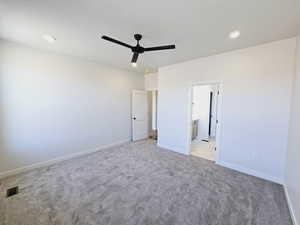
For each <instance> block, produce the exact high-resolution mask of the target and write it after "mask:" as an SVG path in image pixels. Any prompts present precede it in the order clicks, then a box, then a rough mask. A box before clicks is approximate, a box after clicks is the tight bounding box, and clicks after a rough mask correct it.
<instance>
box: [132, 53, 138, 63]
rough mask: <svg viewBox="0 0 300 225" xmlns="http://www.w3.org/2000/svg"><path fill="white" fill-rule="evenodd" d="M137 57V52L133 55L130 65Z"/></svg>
mask: <svg viewBox="0 0 300 225" xmlns="http://www.w3.org/2000/svg"><path fill="white" fill-rule="evenodd" d="M138 57H139V53H137V52H135V53H133V56H132V59H131V63H136V61H137V59H138Z"/></svg>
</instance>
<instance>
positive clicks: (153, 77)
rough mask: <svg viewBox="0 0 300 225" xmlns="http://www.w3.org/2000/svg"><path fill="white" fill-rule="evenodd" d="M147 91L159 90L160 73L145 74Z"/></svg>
mask: <svg viewBox="0 0 300 225" xmlns="http://www.w3.org/2000/svg"><path fill="white" fill-rule="evenodd" d="M144 77H145V90H147V91H156V90H157V89H158V73H149V74H145V75H144Z"/></svg>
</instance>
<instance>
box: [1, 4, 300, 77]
mask: <svg viewBox="0 0 300 225" xmlns="http://www.w3.org/2000/svg"><path fill="white" fill-rule="evenodd" d="M298 4H299V3H298V0H159V1H158V0H147V1H146V0H76V1H74V0H51V1H50V0H1V1H0V38H2V39H6V40H10V41H16V42H20V43H24V44H27V45H30V46H33V47H37V48H40V49H48V50H51V51H54V52H58V53H62V54H67V55H74V56H80V57H83V58H86V59H90V60H95V61H99V62H102V63H105V64H109V65H113V66H117V67H120V68H125V69H130V70H134V71H144V69H145V68H149V69H154V70H155V69H157V68H158V67H160V66H165V65H169V64H173V63H178V62H182V61H187V60H190V59H193V58H198V57H201V56H208V55H212V54H216V53H220V52H225V51H229V50H233V49H239V48H244V47H249V46H253V45H257V44H261V43H265V42H269V41H274V40H279V39H283V38H288V37H292V36H295V35H296V33H297V31H298V29H299V28H300V27H299V22H300V10H299V5H298ZM235 29H238V30H240V31H241V36H240V38H239V39H236V40H230V39H229V38H228V33H229V32H230V31H232V30H235ZM134 33H141V34H143V36H144V38H143V39H142V41H141V44H142V45H143V46H146V47H150V46H155V45H165V44H176V49H175V50H166V51H157V52H151V53H150V52H149V53H144V54H143V55H141V56H140V58H139V60H138V67H137V68H131V66H130V60H131V55H132V53H131V52H130V50H129V49H127V48H125V47H122V46H118V45H115V44H112V43H109V42H107V41H104V40H102V39H100V37H101V35H103V34H105V35H109V36H112V37H114V38H117V39H119V40H121V41H124V42H127V43H130V44H132V45H134V44H135V41H134V39H133V34H134ZM44 34H50V35H53V36H55V37H56V38H57V41H56V42H55V43H54V44H49V43H48V42H46V41H45V40H44V39H42V35H44Z"/></svg>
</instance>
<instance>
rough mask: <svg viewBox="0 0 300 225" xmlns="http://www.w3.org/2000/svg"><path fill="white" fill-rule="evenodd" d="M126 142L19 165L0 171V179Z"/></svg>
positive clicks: (126, 140)
mask: <svg viewBox="0 0 300 225" xmlns="http://www.w3.org/2000/svg"><path fill="white" fill-rule="evenodd" d="M128 142H130V139H125V140H121V141H117V142H114V143H112V144H108V145H102V146H98V147H96V148H92V149H87V150H84V151H80V152H76V153H73V154H70V155H66V156H62V157H58V158H54V159H50V160H47V161H43V162H38V163H34V164H31V165H28V166H24V167H19V168H16V169H12V170H7V171H4V172H0V179H2V178H5V177H8V176H12V175H16V174H19V173H24V172H27V171H30V170H33V169H37V168H41V167H46V166H51V165H53V164H56V163H59V162H62V161H65V160H69V159H73V158H77V157H81V156H84V155H88V154H91V153H95V152H98V151H100V150H103V149H107V148H111V147H115V146H118V145H121V144H124V143H128Z"/></svg>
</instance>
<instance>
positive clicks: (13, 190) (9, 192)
mask: <svg viewBox="0 0 300 225" xmlns="http://www.w3.org/2000/svg"><path fill="white" fill-rule="evenodd" d="M18 193H19V187H18V186H16V187H12V188H9V189H7V191H6V197H7V198H8V197H10V196H13V195H16V194H18Z"/></svg>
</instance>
